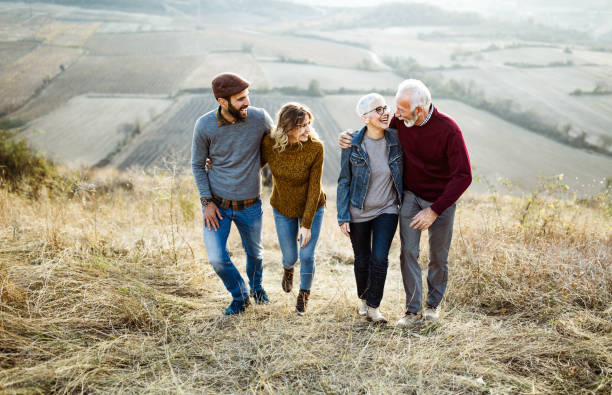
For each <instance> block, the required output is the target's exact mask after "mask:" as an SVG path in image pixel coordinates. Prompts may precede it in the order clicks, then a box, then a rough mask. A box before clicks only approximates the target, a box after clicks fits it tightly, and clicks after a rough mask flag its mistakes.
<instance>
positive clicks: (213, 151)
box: [191, 73, 273, 315]
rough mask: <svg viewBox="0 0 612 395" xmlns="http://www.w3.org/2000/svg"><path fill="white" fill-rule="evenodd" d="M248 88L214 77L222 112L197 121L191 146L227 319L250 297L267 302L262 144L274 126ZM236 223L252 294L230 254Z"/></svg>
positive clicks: (234, 79)
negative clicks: (227, 296) (226, 303)
mask: <svg viewBox="0 0 612 395" xmlns="http://www.w3.org/2000/svg"><path fill="white" fill-rule="evenodd" d="M248 87H249V82H248V81H246V80H244V79H243V78H242V77H240V76H238V75H236V74H233V73H222V74H219V75H217V76H215V78H214V79H213V80H212V90H213V94H214V96H215V99H217V101H218V103H219V107H218V108H217V109H216V110H213V111H210V112H208V113H206V114H204V115H203V116H201V117H200V118H199V119H198V120H197V121H196V124H195V128H194V132H193V143H192V146H191V169H192V171H193V175H194V177H195V182H196V185H197V187H198V191H199V193H200V201H201V203H202V212H203V217H204V220H203V228H204V245H205V247H206V253H207V254H208V260H209V262H210V263H211V264H212V266H213V269H214V270H215V272H216V273H217V275H218V276H219V277H220V278H221V280H222V281H223V284H224V285H225V288H226V289H227V290H228V291H229V292H230V293H231V295H232V302H231V304H230V305H229V306H228V307H227V308H226V309H225V314H226V315H233V314H240V313H242V312H243V311H244V310H245V309H246V308H247V307H248V306H249V304H250V300H249V294H250V296H252V297H253V299H254V300H255V302H256V303H258V304H265V303H268V295H267V294H266V291H265V290H264V289H263V287H262V284H261V280H262V273H263V246H262V241H261V232H262V209H261V199H260V198H259V193H260V145H261V139H262V138H263V136H264V135H265V134H266V133H270V131H271V130H272V127H273V122H272V119H271V118H270V116H269V115H268V113H267V112H266V111H265V110H264V109H262V108H256V107H250V101H249V90H248ZM207 159H210V161H212V162H213V163H214V166H213V167H211V168H210V169H207V167H206V160H207ZM232 222H233V223H234V224H235V225H236V227H237V228H238V232H239V233H240V237H241V239H242V247H243V248H244V251H245V253H246V272H247V277H248V280H249V288H250V293H249V292H247V287H246V284H245V282H244V280H243V279H242V276H241V275H240V272H239V271H238V269H237V268H236V266H235V265H234V263H233V262H232V260H231V259H230V255H229V251H228V250H227V238H228V236H229V233H230V228H231V224H232Z"/></svg>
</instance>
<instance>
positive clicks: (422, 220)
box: [410, 207, 438, 231]
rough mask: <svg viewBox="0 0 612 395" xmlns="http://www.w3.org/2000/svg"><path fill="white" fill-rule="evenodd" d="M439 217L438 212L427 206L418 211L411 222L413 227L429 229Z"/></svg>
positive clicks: (422, 229)
mask: <svg viewBox="0 0 612 395" xmlns="http://www.w3.org/2000/svg"><path fill="white" fill-rule="evenodd" d="M436 218H438V214H436V212H435V211H433V210H432V209H431V208H430V207H427V208H425V209H423V210H421V211H419V212H418V213H417V215H415V216H414V218H413V219H412V222H411V223H410V227H411V228H412V229H416V230H420V231H424V230H427V229H428V228H429V227H430V226H431V224H433V223H434V221H435V220H436Z"/></svg>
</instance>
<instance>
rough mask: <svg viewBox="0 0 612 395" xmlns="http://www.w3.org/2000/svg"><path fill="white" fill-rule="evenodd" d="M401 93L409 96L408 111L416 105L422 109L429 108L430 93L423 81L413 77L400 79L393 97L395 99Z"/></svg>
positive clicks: (412, 109)
mask: <svg viewBox="0 0 612 395" xmlns="http://www.w3.org/2000/svg"><path fill="white" fill-rule="evenodd" d="M403 95H408V97H409V98H410V111H414V109H415V108H417V107H421V108H423V109H424V110H428V109H429V105H430V104H431V93H430V92H429V89H428V88H427V87H426V86H425V84H424V83H423V81H421V80H415V79H409V80H404V81H402V82H401V83H400V84H399V86H398V87H397V93H396V94H395V98H396V99H397V98H398V97H400V96H403Z"/></svg>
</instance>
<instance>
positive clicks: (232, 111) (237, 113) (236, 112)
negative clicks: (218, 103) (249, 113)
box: [227, 101, 249, 121]
mask: <svg viewBox="0 0 612 395" xmlns="http://www.w3.org/2000/svg"><path fill="white" fill-rule="evenodd" d="M248 107H249V106H244V107H241V108H236V107H234V106H233V105H232V103H230V102H229V101H228V103H227V112H229V113H230V114H231V115H232V116H233V117H234V118H236V119H237V120H240V121H244V120H245V119H246V114H245V115H244V116H243V115H242V114H241V110H244V109H245V108H248Z"/></svg>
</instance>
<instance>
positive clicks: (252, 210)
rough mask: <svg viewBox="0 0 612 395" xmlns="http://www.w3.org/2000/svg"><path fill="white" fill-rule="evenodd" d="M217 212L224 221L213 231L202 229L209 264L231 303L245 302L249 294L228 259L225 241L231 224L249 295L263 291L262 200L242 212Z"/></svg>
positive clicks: (238, 273)
mask: <svg viewBox="0 0 612 395" xmlns="http://www.w3.org/2000/svg"><path fill="white" fill-rule="evenodd" d="M219 212H220V213H221V216H222V217H223V219H221V220H219V228H218V229H217V230H216V231H215V230H213V229H212V228H211V229H210V230H209V229H208V228H207V227H204V246H205V247H206V253H207V254H208V261H209V262H210V264H211V265H212V267H213V269H214V270H215V273H217V275H218V276H219V277H220V278H221V281H223V284H224V285H225V288H226V289H227V290H228V291H229V292H230V293H231V294H232V298H233V299H234V300H246V299H248V297H249V293H248V290H247V288H246V285H245V283H244V280H243V279H242V276H241V275H240V272H238V269H237V268H236V266H235V265H234V263H233V262H232V260H231V259H230V255H229V251H228V250H227V238H228V236H229V233H230V228H231V226H232V222H234V224H236V227H237V228H238V232H239V233H240V238H241V239H242V248H244V252H245V253H246V272H247V277H248V279H249V286H250V288H251V290H252V291H260V290H262V289H263V288H262V286H261V278H262V274H263V245H262V242H261V230H262V214H263V212H262V209H261V199H258V200H257V202H256V203H255V204H253V205H252V206H250V207H247V208H245V209H243V210H239V211H234V210H233V209H232V208H231V207H230V208H228V209H223V208H219Z"/></svg>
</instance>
